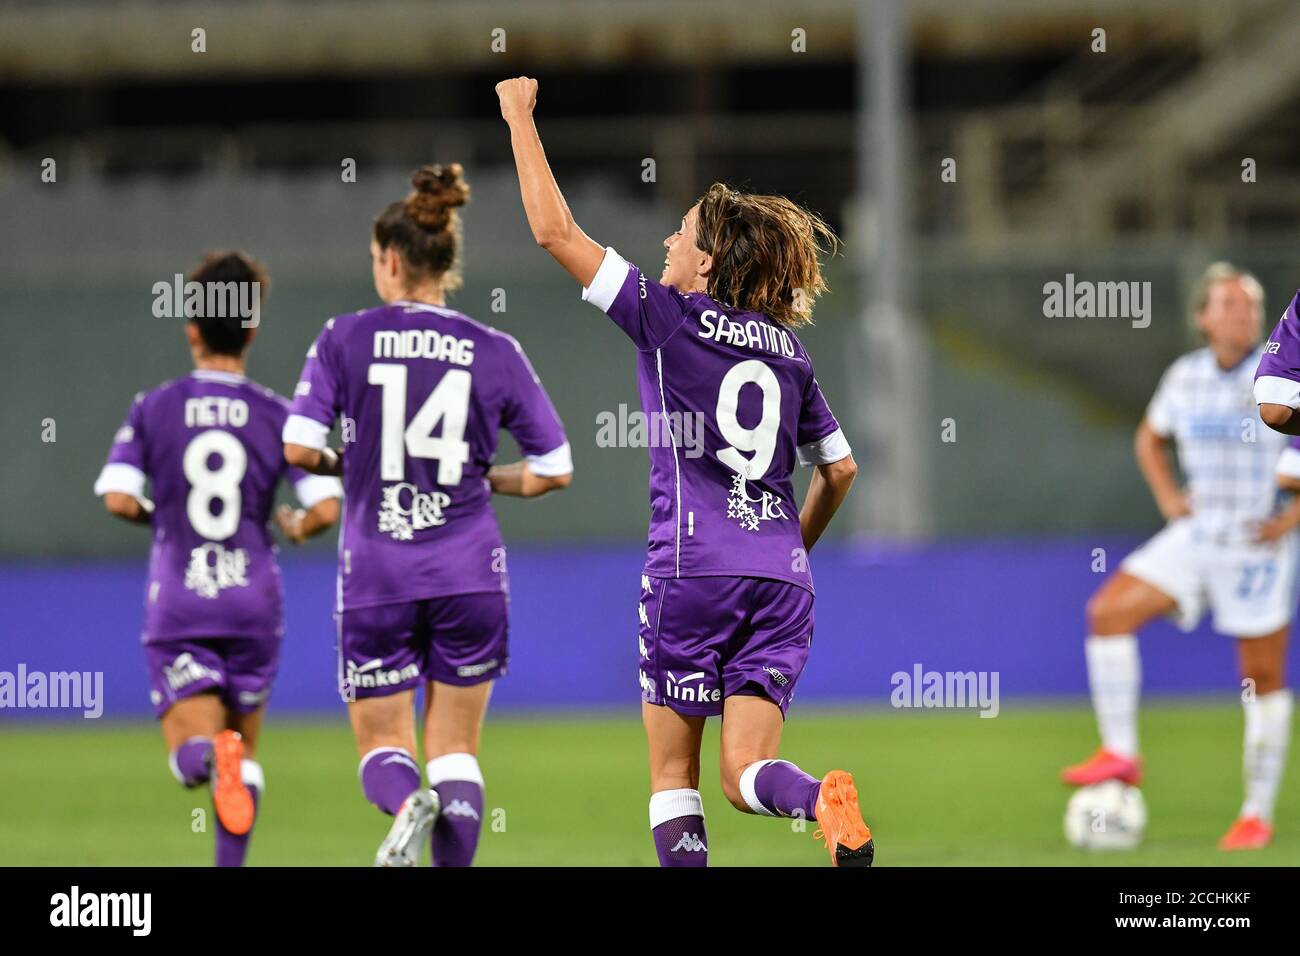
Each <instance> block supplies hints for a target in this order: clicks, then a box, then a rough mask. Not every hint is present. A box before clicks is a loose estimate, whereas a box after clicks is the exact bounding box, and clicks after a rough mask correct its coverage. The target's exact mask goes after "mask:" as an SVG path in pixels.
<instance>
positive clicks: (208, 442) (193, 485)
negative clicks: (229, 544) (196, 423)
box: [181, 428, 248, 541]
mask: <svg viewBox="0 0 1300 956" xmlns="http://www.w3.org/2000/svg"><path fill="white" fill-rule="evenodd" d="M214 454H217V455H220V456H221V464H220V466H218V467H217V468H215V469H213V468H209V467H208V459H210V458H211V457H212V456H213V455H214ZM181 467H182V469H183V470H184V472H185V480H186V481H188V482H189V483H190V493H189V497H187V498H186V499H185V513H186V514H187V515H188V516H189V519H190V527H192V528H193V529H194V530H195V531H197V532H198V533H199V535H200V536H201V537H204V538H206V539H207V540H209V541H225V540H226V539H227V538H229V537H230V536H231V535H232V534H234V533H235V531H237V530H238V528H239V512H240V508H241V507H242V506H243V496H242V494H241V493H240V491H239V483H240V482H241V481H243V480H244V473H245V472H246V471H247V470H248V452H246V451H244V446H243V445H242V444H240V441H239V439H238V438H236V437H235V436H234V435H232V434H230V432H223V431H220V430H218V429H215V428H214V429H210V430H209V431H206V432H200V433H199V434H197V435H195V436H194V437H193V438H192V439H191V440H190V443H189V444H188V445H186V446H185V454H184V456H183V457H182V459H181ZM213 499H216V500H217V501H220V502H221V513H220V514H216V515H214V514H213V513H212V501H213Z"/></svg>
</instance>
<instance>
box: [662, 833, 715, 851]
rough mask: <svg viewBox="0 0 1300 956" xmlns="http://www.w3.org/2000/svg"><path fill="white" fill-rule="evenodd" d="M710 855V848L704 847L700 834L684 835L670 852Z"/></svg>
mask: <svg viewBox="0 0 1300 956" xmlns="http://www.w3.org/2000/svg"><path fill="white" fill-rule="evenodd" d="M678 851H681V852H683V853H708V852H709V848H708V847H707V846H705V845H704V841H703V840H701V839H700V835H699V834H698V833H683V834H682V838H681V839H680V840H678V841H677V845H676V846H675V847H673V848H672V849H671V850H669V851H668V852H670V853H677V852H678Z"/></svg>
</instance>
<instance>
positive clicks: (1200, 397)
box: [1062, 263, 1300, 850]
mask: <svg viewBox="0 0 1300 956" xmlns="http://www.w3.org/2000/svg"><path fill="white" fill-rule="evenodd" d="M1263 307H1264V293H1263V289H1262V288H1261V287H1260V284H1259V282H1258V281H1256V280H1255V278H1254V277H1253V276H1251V275H1250V274H1249V273H1247V272H1243V271H1241V270H1239V269H1236V268H1233V267H1232V266H1230V265H1228V264H1226V263H1216V264H1215V265H1213V266H1211V267H1210V268H1209V269H1208V270H1207V271H1206V273H1205V275H1204V277H1203V279H1202V282H1201V285H1200V288H1199V290H1198V293H1197V296H1196V302H1195V320H1196V327H1197V329H1198V330H1199V331H1200V332H1201V333H1202V335H1203V336H1204V337H1205V342H1206V345H1205V347H1204V348H1200V349H1197V350H1196V351H1194V352H1189V353H1188V354H1186V355H1184V356H1182V357H1181V358H1179V359H1178V360H1177V361H1175V362H1174V364H1173V365H1171V366H1170V367H1169V369H1168V371H1166V372H1165V374H1164V376H1163V378H1161V380H1160V385H1159V387H1158V388H1157V389H1156V393H1155V397H1154V398H1153V399H1152V400H1151V404H1150V405H1149V406H1148V408H1147V412H1146V417H1145V418H1144V419H1143V420H1142V423H1141V424H1140V425H1139V426H1138V431H1137V438H1136V452H1137V459H1138V466H1139V468H1140V469H1141V470H1142V475H1143V477H1144V478H1145V479H1146V482H1147V485H1148V486H1149V487H1150V488H1151V493H1152V495H1153V496H1154V497H1155V500H1156V504H1157V506H1158V507H1159V508H1160V512H1161V514H1162V515H1164V518H1165V520H1166V522H1168V523H1167V524H1166V525H1165V527H1164V529H1163V530H1161V531H1160V532H1159V533H1158V534H1156V536H1155V537H1153V538H1152V539H1151V540H1150V541H1148V542H1147V543H1146V544H1144V545H1142V546H1141V547H1140V548H1138V549H1137V550H1136V551H1134V552H1133V553H1132V554H1130V555H1129V556H1128V557H1127V558H1126V559H1125V560H1124V562H1123V564H1122V565H1121V566H1120V569H1119V571H1117V572H1116V573H1115V574H1114V575H1112V576H1111V577H1110V578H1108V579H1107V580H1106V582H1105V583H1104V584H1103V585H1102V586H1101V588H1100V589H1099V590H1098V591H1097V593H1096V594H1094V595H1093V597H1092V599H1091V600H1090V601H1089V602H1088V638H1087V640H1086V641H1085V644H1084V650H1085V656H1086V659H1087V666H1088V681H1089V684H1090V686H1091V688H1092V701H1093V707H1094V709H1095V710H1096V713H1097V726H1098V728H1099V730H1100V732H1101V748H1100V749H1099V750H1098V751H1097V752H1096V753H1095V754H1093V756H1092V757H1091V758H1089V759H1088V760H1086V761H1084V762H1083V763H1081V764H1077V765H1075V766H1072V767H1067V768H1066V769H1065V770H1064V771H1063V772H1062V779H1064V781H1065V782H1066V783H1069V784H1073V785H1076V786H1086V785H1089V784H1095V783H1100V782H1101V781H1103V780H1111V779H1117V780H1123V781H1124V782H1126V783H1130V784H1137V783H1138V782H1139V781H1140V780H1141V778H1142V761H1141V759H1140V757H1139V756H1138V733H1137V709H1138V691H1139V684H1140V677H1141V666H1140V662H1139V658H1138V644H1137V638H1136V637H1135V636H1134V635H1135V633H1136V631H1137V630H1138V629H1139V628H1141V627H1142V626H1143V625H1145V624H1146V623H1147V622H1148V621H1150V620H1152V619H1153V618H1156V617H1158V616H1160V615H1165V614H1168V615H1172V616H1173V617H1174V620H1175V621H1176V622H1177V623H1178V624H1179V625H1180V626H1181V627H1182V628H1183V629H1184V630H1189V631H1190V630H1191V629H1193V628H1194V627H1195V626H1196V624H1197V622H1198V621H1199V620H1200V618H1201V616H1202V614H1203V613H1204V611H1205V610H1206V608H1207V607H1208V608H1209V609H1210V610H1211V611H1212V612H1213V626H1214V629H1215V630H1216V631H1218V632H1219V633H1220V634H1225V635H1231V636H1233V637H1235V638H1237V653H1238V660H1239V667H1240V672H1241V676H1242V678H1243V684H1244V687H1245V690H1244V691H1243V694H1242V702H1243V707H1244V710H1245V718H1246V733H1245V745H1244V771H1245V789H1246V796H1245V802H1244V803H1243V805H1242V809H1241V813H1240V816H1239V817H1238V819H1237V821H1236V822H1235V823H1234V824H1233V826H1232V827H1231V828H1230V829H1229V830H1228V832H1227V833H1226V834H1225V835H1224V837H1223V839H1222V840H1221V841H1220V843H1219V846H1220V847H1221V848H1222V849H1225V850H1241V849H1255V848H1258V847H1262V846H1265V845H1266V844H1267V843H1268V842H1269V840H1270V839H1271V838H1272V832H1273V828H1272V822H1271V821H1272V816H1273V805H1274V803H1275V801H1276V797H1277V790H1278V785H1279V783H1280V782H1281V778H1282V768H1283V764H1284V761H1285V756H1286V750H1287V742H1288V738H1289V735H1290V728H1291V692H1290V691H1289V690H1288V689H1287V688H1286V682H1285V664H1286V642H1287V633H1288V630H1289V626H1290V621H1291V614H1292V609H1293V608H1294V606H1295V575H1296V539H1295V535H1294V534H1292V532H1293V531H1294V529H1295V528H1296V526H1297V524H1300V499H1293V500H1292V501H1290V502H1289V503H1288V504H1287V505H1286V506H1285V507H1283V508H1281V509H1280V510H1279V509H1278V507H1277V504H1278V497H1279V496H1278V488H1277V479H1276V478H1275V477H1274V473H1275V469H1277V468H1279V467H1288V466H1287V465H1286V463H1285V462H1283V461H1280V457H1281V455H1282V451H1283V448H1284V446H1285V444H1286V441H1285V439H1284V438H1282V437H1281V436H1280V435H1277V434H1275V433H1274V432H1271V431H1269V430H1268V429H1266V428H1263V427H1261V423H1260V421H1259V416H1258V414H1257V413H1256V410H1255V403H1254V402H1253V401H1252V398H1251V379H1252V376H1253V375H1254V372H1255V367H1256V365H1257V364H1258V362H1259V359H1260V356H1261V355H1262V354H1263V353H1264V349H1263V347H1262V346H1260V345H1259V338H1260V333H1261V329H1262V318H1263ZM1171 441H1172V442H1174V443H1175V444H1176V445H1177V452H1178V460H1179V464H1180V465H1181V467H1182V471H1183V474H1184V476H1185V477H1186V480H1187V488H1186V490H1184V489H1182V488H1180V487H1179V486H1178V483H1177V481H1176V479H1175V477H1174V471H1173V467H1172V465H1171V463H1170V460H1169V456H1168V454H1167V451H1168V445H1169V443H1170V442H1171ZM1287 461H1290V459H1287Z"/></svg>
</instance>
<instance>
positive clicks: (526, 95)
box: [497, 76, 537, 123]
mask: <svg viewBox="0 0 1300 956" xmlns="http://www.w3.org/2000/svg"><path fill="white" fill-rule="evenodd" d="M497 98H498V99H499V100H500V101H501V118H502V119H504V120H505V121H506V122H507V123H513V122H514V121H515V120H518V119H527V118H528V117H530V116H532V115H533V108H534V107H535V106H537V81H536V80H534V79H532V78H531V77H527V76H516V77H515V78H514V79H512V80H502V81H501V82H500V83H498V84H497Z"/></svg>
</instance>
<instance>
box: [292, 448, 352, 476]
mask: <svg viewBox="0 0 1300 956" xmlns="http://www.w3.org/2000/svg"><path fill="white" fill-rule="evenodd" d="M284 460H285V461H287V462H288V463H289V464H291V465H293V466H294V467H295V468H301V469H302V470H303V471H305V472H309V473H310V474H313V475H327V476H328V477H331V478H338V477H340V476H342V474H343V449H341V448H340V449H339V450H338V451H335V450H334V449H333V448H308V447H307V446H306V445H293V444H286V445H285V446H284Z"/></svg>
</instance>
